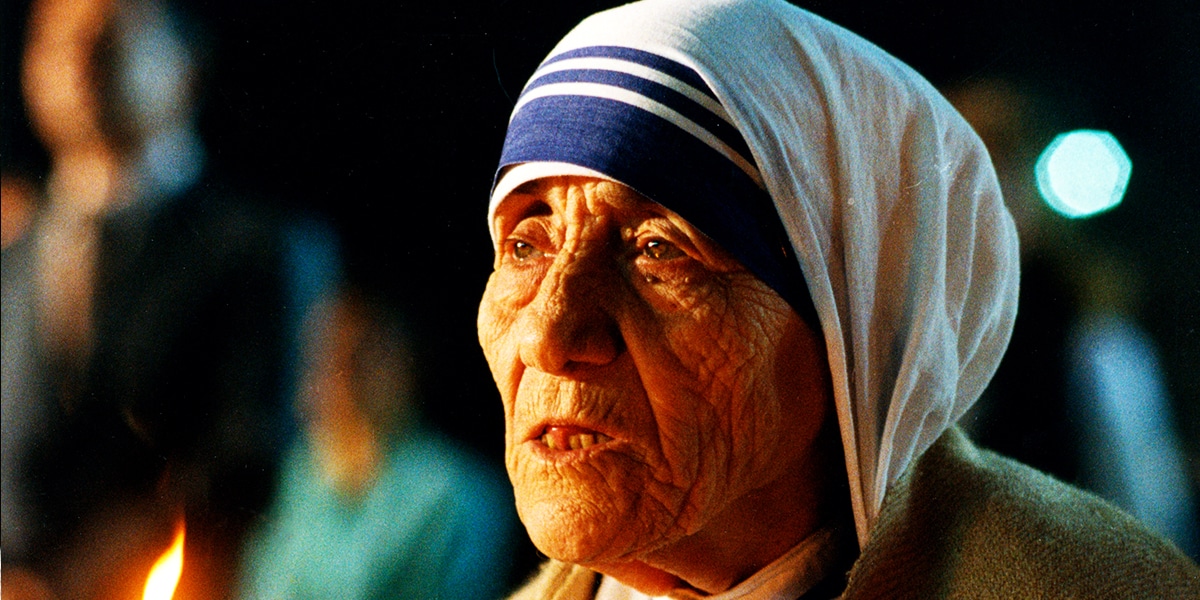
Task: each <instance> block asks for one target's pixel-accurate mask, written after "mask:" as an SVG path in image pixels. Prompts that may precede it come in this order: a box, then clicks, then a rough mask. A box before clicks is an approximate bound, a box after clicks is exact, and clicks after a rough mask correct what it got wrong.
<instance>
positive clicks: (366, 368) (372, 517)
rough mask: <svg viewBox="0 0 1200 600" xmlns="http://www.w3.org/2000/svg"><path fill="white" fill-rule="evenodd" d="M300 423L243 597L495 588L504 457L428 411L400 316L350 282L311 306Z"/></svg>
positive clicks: (499, 584)
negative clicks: (435, 424)
mask: <svg viewBox="0 0 1200 600" xmlns="http://www.w3.org/2000/svg"><path fill="white" fill-rule="evenodd" d="M308 333H309V338H308V340H307V343H306V344H305V347H306V349H307V351H306V356H305V363H304V364H305V365H306V367H305V368H306V372H305V375H304V378H303V380H302V382H301V389H300V393H299V396H298V406H297V409H298V413H299V415H300V419H301V421H302V427H303V430H304V435H303V436H301V437H302V439H301V440H300V441H299V443H297V444H296V445H295V447H293V448H292V450H291V451H290V452H289V453H288V455H287V456H286V458H285V463H284V467H283V472H282V480H281V481H280V486H279V490H278V495H277V498H276V502H275V505H274V507H273V508H272V509H271V511H270V513H269V514H268V516H267V520H266V521H265V522H264V523H263V526H262V527H261V528H260V530H259V532H258V534H257V535H256V536H254V537H253V538H252V543H251V545H250V547H249V550H248V553H247V561H246V569H245V575H244V577H243V585H242V590H241V597H243V598H253V599H280V598H291V599H300V598H343V599H347V600H368V599H375V598H491V597H498V596H499V595H501V594H502V593H503V592H504V586H505V584H506V580H507V576H508V574H509V570H510V566H509V562H510V560H511V559H510V554H511V553H510V552H509V546H510V544H511V542H512V541H513V540H514V534H515V533H516V531H517V530H516V514H515V510H514V508H513V501H512V491H511V489H510V488H509V486H508V485H507V483H506V481H505V480H504V479H503V477H502V475H501V474H500V472H499V470H498V469H494V468H491V467H490V466H489V465H487V464H486V463H483V462H481V461H480V460H479V459H478V458H476V457H475V456H472V455H471V454H470V453H469V452H468V451H466V450H465V449H463V448H460V447H458V446H457V445H456V444H455V443H453V442H452V441H450V440H449V439H447V438H445V437H444V436H442V435H440V434H439V433H438V432H436V431H435V430H433V429H431V428H428V427H425V426H423V425H421V424H420V418H419V415H418V414H417V413H418V411H417V409H416V406H415V398H416V395H417V394H416V386H415V385H414V381H415V379H416V377H415V371H416V370H417V369H416V368H415V361H414V360H413V356H412V353H411V351H410V346H409V344H408V342H407V341H406V337H405V332H404V328H403V324H402V322H401V321H400V319H399V318H398V316H397V315H396V314H395V313H394V312H392V311H391V310H390V309H389V307H388V306H387V305H386V304H385V303H384V302H382V301H380V300H378V299H376V298H370V297H367V296H365V295H363V294H361V293H359V292H357V291H353V290H343V291H342V292H339V293H337V294H336V295H334V296H333V297H332V298H330V299H329V300H327V301H325V302H322V303H320V304H319V305H318V308H317V310H316V311H315V312H314V313H313V318H311V319H310V325H309V328H308Z"/></svg>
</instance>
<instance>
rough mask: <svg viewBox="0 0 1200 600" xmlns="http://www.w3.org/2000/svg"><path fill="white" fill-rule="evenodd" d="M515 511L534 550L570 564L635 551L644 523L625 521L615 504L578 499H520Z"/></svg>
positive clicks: (617, 558) (616, 556) (625, 554)
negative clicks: (523, 524) (602, 504)
mask: <svg viewBox="0 0 1200 600" xmlns="http://www.w3.org/2000/svg"><path fill="white" fill-rule="evenodd" d="M517 510H518V512H519V513H520V515H521V520H522V522H524V523H525V528H526V530H528V532H529V538H530V539H531V540H532V541H533V544H534V545H535V546H537V549H538V550H539V551H541V552H542V553H543V554H545V555H546V556H549V557H550V558H553V559H556V560H560V561H563V562H569V563H574V564H587V563H594V562H597V561H599V562H604V561H610V560H619V559H621V558H623V557H626V556H629V555H630V554H631V553H634V552H636V551H637V550H638V548H637V545H636V540H638V539H639V537H641V536H642V534H643V533H644V526H643V525H641V524H637V523H633V524H631V523H626V522H624V519H622V515H623V514H629V513H627V512H626V511H625V510H621V509H620V508H619V507H616V506H610V507H607V508H606V507H604V506H599V505H596V504H595V503H593V502H587V501H583V500H581V499H578V498H563V497H557V498H544V499H538V500H534V501H525V502H522V499H521V498H520V495H518V500H517Z"/></svg>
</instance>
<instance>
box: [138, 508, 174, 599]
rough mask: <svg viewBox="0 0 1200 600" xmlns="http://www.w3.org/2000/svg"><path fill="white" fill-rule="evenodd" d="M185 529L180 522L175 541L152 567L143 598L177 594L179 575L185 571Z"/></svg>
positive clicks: (165, 596) (159, 597) (160, 597)
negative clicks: (176, 587)
mask: <svg viewBox="0 0 1200 600" xmlns="http://www.w3.org/2000/svg"><path fill="white" fill-rule="evenodd" d="M183 531H184V527H183V524H182V523H180V524H179V527H178V528H177V529H176V530H175V541H174V542H173V543H172V544H171V547H170V548H167V551H166V552H163V555H162V556H160V557H158V562H156V563H154V566H153V567H151V568H150V576H149V577H147V578H146V590H145V591H144V592H142V600H171V598H172V597H173V596H174V595H175V586H177V585H179V576H180V575H181V574H182V573H183Z"/></svg>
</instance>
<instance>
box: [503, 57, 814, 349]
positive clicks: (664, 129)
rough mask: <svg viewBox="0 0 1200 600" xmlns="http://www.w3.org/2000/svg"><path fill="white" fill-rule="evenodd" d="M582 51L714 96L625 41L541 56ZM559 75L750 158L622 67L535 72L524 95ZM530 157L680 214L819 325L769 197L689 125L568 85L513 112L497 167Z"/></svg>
mask: <svg viewBox="0 0 1200 600" xmlns="http://www.w3.org/2000/svg"><path fill="white" fill-rule="evenodd" d="M581 56H593V57H594V56H603V57H606V58H620V59H626V58H627V57H634V58H636V59H637V60H636V62H637V64H640V65H643V66H652V67H653V68H655V69H656V70H659V71H660V72H666V71H667V69H668V68H669V69H670V70H671V72H670V73H669V75H671V76H672V77H674V78H676V79H678V80H681V81H687V82H688V83H689V85H693V86H695V85H699V86H700V87H697V89H698V90H699V91H701V92H703V93H705V94H708V95H710V96H712V92H711V90H709V89H708V86H707V85H705V84H704V82H703V80H701V79H700V77H699V75H697V74H696V73H695V72H694V71H692V70H691V69H690V68H688V67H686V66H684V65H681V64H679V63H676V62H674V61H669V60H668V59H666V58H663V57H659V56H655V55H653V54H649V53H647V52H642V51H636V50H631V49H628V48H613V47H593V48H582V49H579V50H573V51H570V52H567V53H564V54H559V55H556V56H555V57H553V58H551V59H549V60H547V62H546V63H544V64H549V63H551V62H556V61H559V60H563V59H564V58H577V57H581ZM647 57H652V58H653V60H650V59H649V58H647ZM664 65H666V66H665V67H664ZM557 82H591V83H603V84H606V85H611V86H615V87H619V88H622V89H625V90H628V91H631V92H634V93H637V94H639V95H641V96H643V97H646V98H651V99H653V100H655V101H657V102H660V103H661V104H664V105H666V106H668V107H670V108H672V109H673V110H675V111H676V112H678V113H680V114H682V115H684V116H685V117H687V118H689V119H692V120H693V122H695V123H696V124H698V125H700V126H701V127H703V128H705V129H706V130H708V131H709V132H710V133H712V134H713V135H716V136H717V137H719V138H720V139H721V140H722V141H724V142H725V143H726V145H728V146H729V147H730V148H732V149H734V150H735V151H736V152H739V153H742V156H743V157H744V158H745V159H747V160H748V161H751V164H753V162H752V158H751V154H750V152H749V149H748V147H747V144H746V142H745V140H744V139H743V138H742V136H741V134H740V133H739V132H737V131H736V130H735V129H734V128H733V127H732V126H730V125H729V124H727V123H724V121H722V120H721V119H720V118H719V117H717V116H716V115H714V114H713V113H712V112H710V111H709V110H708V109H707V108H705V107H703V106H700V105H699V104H696V103H695V102H694V101H692V100H691V99H690V98H687V97H686V96H683V95H682V94H679V93H677V92H675V91H674V90H671V89H669V88H666V87H664V86H661V85H659V84H656V83H654V82H651V81H648V80H646V79H642V78H640V77H635V76H631V75H627V74H623V73H617V72H614V71H603V72H597V71H596V70H594V69H580V70H566V71H557V72H552V73H549V74H546V75H543V76H541V77H538V78H536V79H535V80H534V81H532V82H531V83H530V84H529V86H528V87H527V88H526V90H525V92H523V95H524V94H525V93H528V92H529V91H530V90H534V89H537V88H539V87H542V86H544V85H548V84H550V83H557ZM535 161H552V162H563V163H569V164H574V165H579V166H582V167H586V168H588V169H591V170H593V171H597V172H600V173H603V174H605V175H607V176H609V177H611V178H613V179H615V180H617V181H620V182H621V183H624V184H625V185H627V186H629V187H631V188H633V189H634V190H636V191H637V192H638V193H640V194H642V195H643V196H645V197H647V198H649V199H651V200H653V201H655V202H658V203H659V204H661V205H663V206H665V207H666V208H668V209H670V210H672V211H674V212H676V213H678V214H679V215H680V216H681V217H683V218H684V219H687V221H688V222H689V223H691V224H692V225H694V226H695V227H696V228H697V229H699V230H700V231H703V232H704V233H705V234H706V235H708V236H709V237H711V238H712V239H713V240H715V241H716V242H717V243H718V244H720V245H721V247H723V248H725V250H727V251H728V252H729V253H730V254H732V255H733V256H734V257H735V258H737V259H738V260H739V261H740V262H741V263H742V264H743V265H744V266H745V267H746V268H747V269H748V270H749V271H750V272H751V273H753V274H754V275H755V276H757V277H758V278H759V279H761V280H763V282H764V283H766V284H767V285H768V286H770V287H771V288H772V289H773V290H775V291H776V293H778V294H779V295H780V296H781V297H783V298H784V300H786V301H787V302H788V303H789V304H790V305H791V306H792V307H793V308H794V309H795V310H796V312H797V313H798V314H799V315H800V316H801V317H802V318H804V319H805V320H806V321H808V322H809V323H810V324H812V325H814V326H816V329H817V331H820V328H819V326H818V323H817V317H816V311H815V310H814V308H813V306H812V301H811V299H810V297H809V294H808V290H807V286H806V285H805V283H804V278H803V275H802V274H801V272H800V266H799V263H798V262H797V261H796V258H795V257H794V256H793V254H792V246H791V244H790V243H789V242H788V239H787V234H786V233H785V231H784V229H783V224H782V222H781V221H780V219H779V215H778V214H777V213H776V212H775V207H774V203H773V202H772V201H771V198H770V197H769V196H768V195H767V192H766V191H765V190H763V189H762V188H761V187H759V186H758V184H756V183H755V181H754V180H753V179H751V177H750V176H749V175H748V174H747V173H746V172H745V171H744V170H743V169H742V168H740V167H738V165H737V164H735V163H734V162H733V161H732V160H730V159H729V158H727V157H726V156H725V155H724V154H722V153H721V152H719V151H717V150H716V149H714V148H713V147H712V146H710V145H709V144H708V143H706V142H704V141H702V140H701V139H699V138H697V137H696V136H694V135H693V134H692V133H690V132H688V131H686V130H684V129H682V128H680V127H679V126H677V125H676V124H674V123H672V122H671V121H668V120H667V119H664V118H662V117H660V116H658V115H656V114H653V113H650V112H647V111H646V110H643V109H642V108H639V107H637V106H633V105H631V104H627V103H625V102H621V101H618V100H613V99H609V98H600V97H594V96H588V95H575V94H571V93H563V94H556V95H549V96H544V97H537V98H533V99H532V100H529V101H528V102H526V103H525V104H524V105H522V106H521V108H520V109H519V110H518V111H517V112H516V114H514V115H513V117H512V120H511V121H510V123H509V126H508V135H507V137H506V138H505V141H504V150H503V151H502V153H501V158H500V171H498V172H497V175H499V174H500V173H502V172H503V169H504V167H507V166H510V165H516V164H519V163H524V162H535Z"/></svg>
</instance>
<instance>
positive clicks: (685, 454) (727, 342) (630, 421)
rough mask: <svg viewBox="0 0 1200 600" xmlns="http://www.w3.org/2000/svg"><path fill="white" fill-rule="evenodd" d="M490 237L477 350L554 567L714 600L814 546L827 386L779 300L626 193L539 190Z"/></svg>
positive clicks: (817, 359) (510, 201)
mask: <svg viewBox="0 0 1200 600" xmlns="http://www.w3.org/2000/svg"><path fill="white" fill-rule="evenodd" d="M494 225H495V231H496V232H497V239H498V245H499V249H498V254H497V258H496V264H495V271H494V273H493V274H492V276H491V278H490V280H489V282H488V286H487V291H486V292H485V294H484V297H483V301H482V303H481V306H480V311H479V322H478V326H479V337H480V343H481V345H482V346H483V349H484V352H485V354H486V356H487V360H488V363H489V365H490V366H491V370H492V374H493V377H494V378H495V380H496V384H497V385H498V387H499V389H500V394H501V397H502V399H503V402H504V411H505V418H506V435H505V439H506V463H507V468H508V473H509V477H510V478H511V479H512V482H513V485H514V488H515V492H516V500H517V508H518V511H519V513H520V516H521V519H522V521H523V522H524V523H525V525H526V528H527V529H528V531H529V533H530V536H531V537H532V539H533V541H534V543H535V544H536V545H537V547H538V548H539V549H540V550H541V551H542V552H544V553H546V554H547V555H548V556H551V557H553V558H557V559H559V560H563V561H567V562H573V563H579V564H583V565H586V566H589V567H591V568H593V569H596V570H599V571H601V572H605V573H608V574H611V575H614V576H616V577H617V578H618V579H621V580H622V581H625V582H626V583H629V584H631V585H634V586H635V587H638V588H640V589H642V590H643V591H647V592H650V593H662V592H663V591H666V590H669V589H671V588H674V587H680V586H688V587H693V588H697V589H700V590H704V591H709V592H715V591H721V590H723V589H727V588H728V587H730V586H731V585H733V584H736V583H737V582H739V581H741V580H742V579H744V578H745V577H747V576H749V575H751V574H753V573H754V572H755V571H757V570H758V569H760V568H761V567H762V566H765V564H767V563H769V562H770V561H771V560H773V559H774V558H776V557H778V556H780V555H782V554H783V553H784V552H785V551H786V550H788V549H789V548H791V547H792V546H793V545H795V544H796V543H798V542H799V541H800V540H801V539H803V537H804V536H806V535H808V534H809V533H811V532H812V531H813V529H814V528H815V527H816V526H817V525H818V524H819V521H820V520H821V519H822V516H821V515H819V514H817V509H816V507H817V505H818V504H819V500H820V499H821V496H822V493H823V488H824V486H825V485H826V481H827V478H826V477H825V474H826V473H827V472H828V470H829V469H828V466H827V465H825V464H822V461H823V460H825V459H827V458H828V457H827V456H826V454H825V453H823V452H822V451H820V448H819V447H818V444H817V440H818V432H819V431H820V430H821V425H822V423H823V422H825V421H826V419H827V418H828V417H829V416H830V413H831V410H830V407H831V402H832V401H831V400H830V392H829V391H828V390H829V383H828V375H827V373H828V368H827V367H826V363H825V362H824V358H823V356H824V355H823V348H822V345H821V342H820V340H819V338H818V336H817V335H816V334H815V333H814V332H813V331H812V330H811V328H810V327H808V326H807V325H806V324H805V323H804V322H803V321H801V320H800V318H799V317H798V316H797V315H796V313H795V311H793V310H792V309H791V307H790V306H789V305H788V304H787V303H786V302H785V301H784V300H783V299H782V298H780V297H779V296H778V295H777V294H776V293H775V292H774V291H773V290H771V289H770V288H769V287H767V286H766V285H765V284H764V283H762V282H761V281H760V280H759V279H757V278H756V277H754V276H753V275H752V274H750V273H749V272H747V271H746V270H745V269H744V268H743V267H742V266H741V265H740V264H739V263H738V262H737V261H736V260H734V259H733V258H732V257H731V256H730V255H728V254H727V253H726V252H725V251H724V250H722V249H721V248H720V247H718V246H717V245H716V244H714V243H713V242H712V240H710V239H709V238H707V237H706V236H704V235H703V234H702V233H700V232H699V231H697V230H696V229H694V228H693V227H692V226H691V225H690V224H688V223H687V222H686V221H685V220H683V219H682V218H680V217H679V216H678V215H676V214H674V213H673V212H671V211H669V210H667V209H665V208H663V207H662V206H660V205H658V204H656V203H654V202H651V201H649V200H647V199H645V198H643V197H641V196H639V195H638V194H636V193H635V192H633V191H632V190H629V189H628V188H626V187H624V186H622V185H620V184H615V183H611V182H607V181H600V180H595V179H588V178H582V177H559V178H551V179H543V180H539V181H534V182H531V183H528V184H526V185H524V186H522V187H520V188H518V189H517V190H516V191H515V192H514V193H512V194H510V195H509V196H508V197H507V198H506V199H505V200H504V201H502V202H501V204H500V205H499V206H498V208H497V211H496V216H495V223H494ZM821 439H825V438H824V437H822V438H821Z"/></svg>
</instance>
